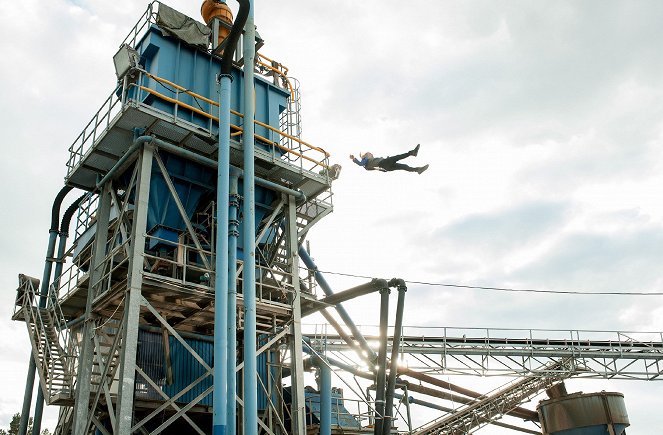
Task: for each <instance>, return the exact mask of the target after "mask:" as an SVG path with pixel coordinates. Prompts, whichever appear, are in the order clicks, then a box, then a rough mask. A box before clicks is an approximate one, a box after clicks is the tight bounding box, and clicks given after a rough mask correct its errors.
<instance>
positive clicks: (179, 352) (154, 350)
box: [136, 330, 214, 406]
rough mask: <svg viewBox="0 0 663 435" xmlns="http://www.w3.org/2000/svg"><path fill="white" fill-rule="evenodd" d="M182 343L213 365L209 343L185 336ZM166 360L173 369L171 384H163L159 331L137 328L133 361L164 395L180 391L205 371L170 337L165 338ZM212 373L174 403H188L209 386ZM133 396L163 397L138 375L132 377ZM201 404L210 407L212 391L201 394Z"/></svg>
mask: <svg viewBox="0 0 663 435" xmlns="http://www.w3.org/2000/svg"><path fill="white" fill-rule="evenodd" d="M185 341H186V343H187V344H188V345H189V346H191V348H192V349H193V350H194V351H195V352H196V353H197V354H198V355H200V357H201V358H202V359H203V361H205V362H206V363H207V364H208V365H209V366H210V367H211V366H212V365H213V358H214V345H213V344H212V343H211V342H207V341H203V340H196V339H190V338H189V339H186V340H185ZM168 343H169V345H170V360H171V365H172V368H173V383H172V384H171V385H166V370H165V358H164V352H163V342H162V338H161V334H158V333H154V332H148V331H143V330H141V331H139V332H138V349H137V354H136V364H137V365H138V367H140V368H141V369H142V370H143V371H144V372H145V373H146V374H147V375H148V376H149V377H150V378H151V379H152V381H154V383H156V384H157V385H159V386H160V387H161V389H162V390H163V392H164V393H166V394H167V395H168V397H172V396H174V395H176V394H177V393H179V392H180V391H182V390H184V389H185V388H186V387H187V386H188V385H189V384H190V383H191V382H193V381H195V380H196V379H198V378H199V377H200V376H201V375H203V374H204V373H205V368H204V367H203V366H202V364H200V362H198V361H197V360H196V359H195V358H194V357H193V355H192V354H191V353H190V352H189V351H188V350H186V349H185V348H184V346H182V344H181V343H180V342H179V341H178V340H177V339H175V338H174V337H169V339H168ZM212 381H213V380H212V376H211V375H210V376H208V377H207V378H205V379H204V380H203V381H201V382H199V383H198V384H196V386H194V387H193V388H192V389H190V390H189V391H187V392H186V393H185V394H183V395H182V397H180V398H179V399H178V400H177V402H179V403H189V402H191V401H192V400H193V399H195V398H196V397H198V396H199V395H200V394H202V393H203V392H204V391H205V390H206V389H207V388H209V387H210V386H211V385H212ZM136 397H138V398H143V399H152V400H163V398H162V396H161V395H160V394H159V393H158V392H157V391H156V390H155V389H154V388H153V387H152V386H150V385H149V384H148V383H147V382H146V381H145V380H144V379H142V377H141V376H136ZM198 403H199V404H201V405H207V406H212V394H211V393H210V394H208V395H207V396H205V397H204V398H203V399H202V400H201V401H200V402H198Z"/></svg>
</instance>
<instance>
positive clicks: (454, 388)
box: [398, 368, 539, 421]
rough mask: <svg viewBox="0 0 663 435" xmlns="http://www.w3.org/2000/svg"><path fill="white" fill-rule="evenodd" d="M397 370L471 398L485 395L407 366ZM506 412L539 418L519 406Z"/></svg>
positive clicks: (528, 417) (457, 397) (531, 418)
mask: <svg viewBox="0 0 663 435" xmlns="http://www.w3.org/2000/svg"><path fill="white" fill-rule="evenodd" d="M398 372H399V373H398V374H399V375H404V376H409V377H411V378H414V379H417V380H419V381H422V382H426V383H429V384H431V385H435V386H437V387H440V388H444V389H446V390H450V391H454V392H456V393H458V394H463V395H464V396H467V397H471V398H473V399H482V398H484V397H485V396H484V395H482V394H480V393H477V392H475V391H472V390H468V389H466V388H462V387H459V386H457V385H454V384H452V383H450V382H446V381H443V380H441V379H437V378H434V377H433V376H429V375H427V374H424V373H419V372H415V371H413V370H410V369H407V368H401V369H399V370H398ZM404 382H405V381H404ZM449 397H453V399H449V400H455V401H457V402H461V403H471V402H472V401H471V400H469V399H465V398H464V397H460V396H456V395H454V394H452V395H450V396H449ZM459 397H460V398H459ZM462 400H469V401H465V402H463V401H462ZM508 414H509V415H513V416H514V417H520V418H524V419H526V420H532V421H538V420H539V417H538V415H537V414H536V412H534V411H530V410H529V409H527V408H523V407H520V406H519V407H517V408H514V409H513V410H512V411H509V412H508Z"/></svg>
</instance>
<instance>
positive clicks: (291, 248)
mask: <svg viewBox="0 0 663 435" xmlns="http://www.w3.org/2000/svg"><path fill="white" fill-rule="evenodd" d="M297 236H298V234H297V204H296V201H295V198H294V197H293V196H288V243H287V246H288V257H289V258H290V261H289V263H290V267H291V271H290V274H291V276H292V287H293V296H292V325H291V326H290V331H291V334H290V358H291V360H292V361H291V366H292V391H291V394H292V422H293V426H292V433H293V434H295V435H304V434H306V410H305V403H304V402H305V398H304V359H303V355H304V349H303V347H302V318H301V317H302V313H301V287H300V285H299V255H298V237H297Z"/></svg>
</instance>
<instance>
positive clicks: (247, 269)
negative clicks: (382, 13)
mask: <svg viewBox="0 0 663 435" xmlns="http://www.w3.org/2000/svg"><path fill="white" fill-rule="evenodd" d="M253 5H254V3H253V0H249V11H248V17H247V19H246V24H245V25H244V44H243V46H244V53H243V57H244V134H243V142H244V184H243V195H242V196H244V203H243V207H242V210H243V214H244V221H245V222H255V166H254V165H255V161H254V160H255V149H254V148H255V141H254V119H255V101H254V99H253V97H254V83H253V81H254V74H253V67H254V62H255V24H254V14H253ZM233 27H235V26H233ZM229 38H230V37H229ZM230 42H232V41H230ZM230 42H229V43H230ZM226 57H227V56H226ZM243 237H244V239H243V246H244V271H243V273H244V279H243V281H242V292H243V296H244V373H243V375H244V419H243V421H244V433H247V434H257V433H258V377H257V374H256V366H257V364H256V288H255V285H256V276H255V274H256V272H255V266H256V257H255V248H256V229H255V226H254V225H244V228H243ZM293 394H294V392H293ZM297 426H298V425H295V427H297Z"/></svg>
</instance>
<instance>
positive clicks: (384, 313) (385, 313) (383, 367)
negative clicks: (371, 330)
mask: <svg viewBox="0 0 663 435" xmlns="http://www.w3.org/2000/svg"><path fill="white" fill-rule="evenodd" d="M388 327H389V287H385V288H382V289H380V337H379V338H380V347H379V349H378V370H377V375H376V376H377V379H376V380H375V385H376V387H375V426H374V431H373V433H374V434H375V435H382V427H383V423H384V405H385V403H384V399H385V397H384V396H385V381H386V371H387V328H388Z"/></svg>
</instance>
